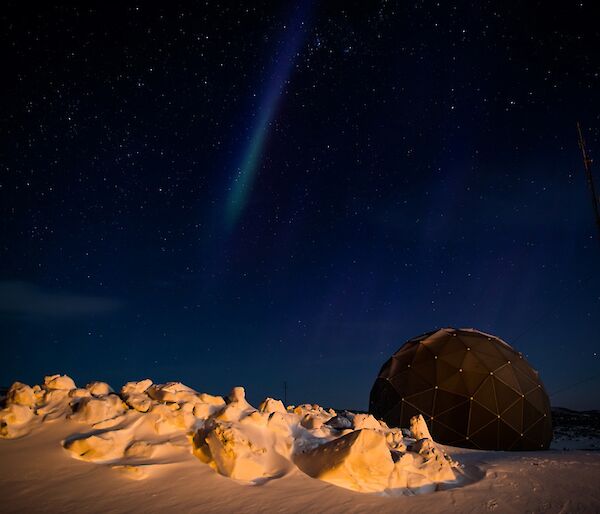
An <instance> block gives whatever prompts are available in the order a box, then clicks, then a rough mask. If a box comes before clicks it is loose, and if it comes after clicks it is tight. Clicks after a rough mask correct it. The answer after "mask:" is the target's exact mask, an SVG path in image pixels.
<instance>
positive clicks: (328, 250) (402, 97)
mask: <svg viewBox="0 0 600 514" xmlns="http://www.w3.org/2000/svg"><path fill="white" fill-rule="evenodd" d="M206 4H207V5H202V6H200V5H198V6H197V7H195V8H192V9H190V7H189V6H186V7H178V6H174V5H169V6H165V5H162V4H161V7H157V6H153V5H151V4H149V3H139V4H135V3H130V4H129V5H127V6H124V5H119V6H116V5H113V6H111V5H108V4H106V3H99V4H97V5H96V6H95V7H93V8H88V7H60V6H53V5H50V3H47V4H46V5H45V6H42V7H40V6H33V5H26V6H25V5H23V4H22V3H19V2H10V3H9V6H8V7H7V8H6V9H5V10H4V12H3V13H2V15H1V23H2V34H3V36H2V37H3V39H4V45H3V46H4V47H5V49H6V53H5V61H4V73H3V76H4V78H3V81H2V86H1V87H2V89H3V94H2V95H1V98H0V102H1V109H0V123H1V127H2V133H3V136H4V137H2V139H1V141H0V145H1V146H0V155H1V156H2V159H1V165H2V168H1V171H0V209H1V210H2V215H1V219H0V242H1V245H0V331H1V338H2V349H3V351H2V354H3V358H2V359H1V360H0V383H1V384H3V385H8V384H10V383H11V382H12V381H14V380H17V379H18V380H22V381H26V382H31V383H34V382H38V381H40V380H41V378H42V376H43V375H44V374H46V373H56V372H61V373H67V374H69V375H71V376H73V377H74V378H75V379H76V381H79V382H81V383H84V382H86V381H90V380H92V379H101V380H107V381H109V382H111V383H112V384H113V386H115V387H118V386H120V385H121V383H123V382H124V381H126V380H133V379H141V378H145V377H150V378H152V379H153V380H155V381H166V380H181V381H183V382H185V383H187V384H188V385H190V386H193V387H195V388H198V389H200V390H203V391H208V392H212V393H224V392H226V391H227V390H228V389H229V388H230V387H231V386H234V385H244V386H246V388H247V390H248V394H249V396H250V399H251V400H253V401H257V400H260V399H261V398H262V397H264V396H266V395H271V396H281V395H282V394H283V382H284V381H287V383H288V400H289V401H290V402H292V403H299V402H319V403H322V404H326V405H333V406H337V407H349V408H357V409H359V408H366V406H367V403H368V395H369V391H370V387H371V385H372V382H373V381H374V379H375V377H376V375H377V372H378V370H379V367H380V366H381V365H382V364H383V362H384V361H385V360H386V359H387V358H388V357H389V356H390V355H391V353H392V352H393V351H395V350H396V349H397V348H398V347H400V346H401V344H402V343H403V342H404V341H405V340H407V339H409V338H411V337H413V336H415V335H417V334H419V333H422V332H425V331H428V330H432V329H434V328H437V327H444V326H454V327H474V328H478V329H480V330H484V331H486V332H491V333H493V334H495V335H497V336H499V337H501V338H503V339H505V340H506V341H507V342H508V343H510V344H513V345H514V346H515V347H516V348H517V349H518V350H520V351H522V352H523V353H525V354H526V356H527V358H528V359H529V361H530V362H531V363H532V364H533V365H534V367H536V368H537V369H538V370H539V372H540V374H541V377H542V379H543V380H544V382H545V384H546V387H547V389H548V391H549V392H550V393H554V392H556V391H561V390H562V392H558V393H556V394H554V395H553V396H552V397H551V400H552V402H553V403H554V404H555V405H562V406H567V407H573V408H598V407H600V387H599V386H600V378H599V375H600V356H599V355H598V352H599V351H600V348H599V347H600V336H599V335H598V334H599V329H600V326H599V325H600V265H599V263H600V245H599V244H598V243H599V242H598V241H597V240H596V239H595V238H596V236H595V232H594V231H595V227H594V218H593V212H592V208H591V202H590V197H589V192H588V190H587V187H586V182H585V177H584V175H583V169H582V164H581V158H580V153H579V149H578V147H577V141H576V131H575V122H576V121H577V120H580V121H581V122H582V124H583V126H584V128H585V136H586V140H587V143H588V145H589V147H590V150H591V152H592V154H593V152H594V151H595V152H596V153H597V152H599V151H600V118H599V115H598V113H599V112H600V54H599V53H598V52H597V48H599V47H600V34H599V29H598V24H597V23H596V20H597V19H598V15H599V14H600V13H599V12H598V7H595V6H594V3H593V2H591V1H583V2H571V1H562V2H541V1H539V2H526V3H525V2H517V1H502V2H500V1H498V2H485V1H484V2H479V1H478V2H458V3H456V4H455V5H454V6H450V5H441V4H442V3H441V2H440V5H437V4H436V3H435V2H412V3H405V2H398V3H394V2H346V1H345V2H321V3H318V2H314V3H299V4H298V6H296V7H293V8H292V7H290V6H289V4H288V3H279V4H277V3H275V2H248V3H247V4H246V6H235V5H230V4H231V3H230V2H227V3H223V4H221V3H213V2H207V3H206ZM367 4H368V5H367ZM595 174H596V176H598V173H597V170H596V172H595ZM596 180H597V181H598V180H599V179H598V178H597V179H596ZM591 377H595V378H591ZM589 378H591V380H586V379H589ZM581 381H584V382H583V383H581V384H578V383H579V382H581Z"/></svg>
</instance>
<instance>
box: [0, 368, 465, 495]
mask: <svg viewBox="0 0 600 514" xmlns="http://www.w3.org/2000/svg"><path fill="white" fill-rule="evenodd" d="M53 420H54V421H59V420H64V422H68V420H72V421H73V422H77V423H79V424H81V425H86V426H88V427H89V430H86V429H85V428H83V429H82V430H74V433H73V435H72V436H70V437H67V438H66V439H65V440H64V441H63V447H64V449H65V451H66V452H67V453H68V454H69V455H71V456H72V457H74V458H77V459H81V460H85V461H88V462H95V463H99V464H101V463H104V464H108V465H110V466H111V467H112V468H114V469H115V470H118V471H119V472H121V473H122V474H123V475H124V476H127V477H129V478H132V479H136V480H137V479H143V478H145V477H147V476H149V474H150V473H151V470H152V467H153V466H155V465H157V464H160V463H165V462H169V459H173V458H174V455H177V454H180V455H181V453H179V452H192V453H193V454H194V455H195V456H196V457H197V458H198V459H199V461H201V462H203V463H205V464H208V465H209V466H211V467H212V468H213V469H214V470H215V471H216V472H218V473H219V474H221V475H223V476H226V477H229V478H231V479H234V480H237V481H240V482H245V483H250V484H261V483H264V482H265V481H268V480H272V479H276V478H279V477H282V476H284V475H287V474H289V473H292V472H298V470H299V471H301V472H303V473H305V474H306V475H308V476H310V477H313V478H315V479H319V480H323V481H326V482H329V483H332V484H334V485H337V486H339V487H344V488H347V489H352V490H355V491H359V492H371V493H373V492H376V493H389V494H414V493H419V492H429V491H434V490H436V489H437V488H439V487H440V486H441V485H442V484H456V483H458V481H459V479H460V475H461V470H460V468H459V466H458V465H457V464H456V463H454V462H453V461H452V459H450V458H449V457H448V456H447V455H446V453H445V452H444V450H443V449H442V448H441V447H440V446H438V445H437V444H436V443H435V442H434V441H433V440H432V439H431V436H430V434H429V431H428V429H427V425H426V423H425V420H424V419H423V418H422V417H421V416H416V417H414V418H413V419H411V423H410V425H411V426H410V430H408V429H405V434H403V431H402V430H400V429H398V428H389V427H388V426H387V425H386V424H385V423H383V422H381V421H378V420H377V419H375V418H374V417H373V416H372V415H370V414H354V413H352V412H348V411H343V412H335V411H334V410H332V409H324V408H322V407H321V406H319V405H316V404H302V405H298V406H287V407H286V406H285V405H284V404H283V402H282V401H281V400H277V399H273V398H266V399H265V400H264V401H263V402H261V403H260V405H259V408H258V409H256V408H255V407H253V406H252V405H250V403H248V401H247V400H246V395H245V390H244V388H243V387H234V388H233V389H232V390H231V392H230V394H229V395H228V396H227V397H226V398H223V397H221V396H213V395H210V394H207V393H199V392H197V391H195V390H193V389H191V388H190V387H188V386H186V385H184V384H182V383H180V382H168V383H166V384H155V383H153V382H152V381H151V380H150V379H145V380H141V381H139V382H128V383H126V384H125V385H124V386H123V387H122V388H121V389H120V393H119V394H116V393H114V391H113V389H112V388H111V387H110V386H109V385H108V384H107V383H105V382H92V383H90V384H88V385H87V386H86V387H85V388H77V386H76V385H75V383H74V381H73V380H72V379H71V378H70V377H68V376H66V375H50V376H47V377H45V379H44V382H43V385H41V386H33V387H30V386H28V385H27V384H23V383H20V382H15V383H14V384H13V385H12V386H11V388H10V390H9V392H8V395H7V399H6V406H5V408H4V409H2V410H1V411H0V437H2V438H5V439H11V438H17V437H22V436H25V435H27V434H29V433H30V432H31V431H33V430H34V429H35V427H36V426H38V425H39V424H40V423H45V422H52V421H53ZM405 435H406V437H405ZM31 436H32V437H34V436H35V435H31ZM199 464H200V463H199Z"/></svg>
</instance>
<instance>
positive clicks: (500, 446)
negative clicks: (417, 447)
mask: <svg viewBox="0 0 600 514" xmlns="http://www.w3.org/2000/svg"><path fill="white" fill-rule="evenodd" d="M369 411H370V412H371V413H372V414H373V415H374V416H375V417H377V418H379V419H383V420H384V421H385V422H386V423H387V424H388V425H389V426H396V427H406V426H408V425H409V421H410V418H411V417H412V416H414V415H416V414H422V415H423V417H424V418H425V421H426V422H427V425H428V427H429V430H430V432H431V435H432V437H433V438H434V439H435V440H436V441H438V442H440V443H443V444H449V445H453V446H462V447H466V448H478V449H482V450H540V449H547V448H548V447H549V445H550V441H551V440H552V420H551V416H550V401H549V400H548V395H547V393H546V390H545V389H544V386H543V384H542V382H541V381H540V379H539V377H538V373H537V371H535V370H534V369H533V368H532V367H531V366H530V365H529V363H528V362H527V361H526V360H525V359H524V358H523V355H522V354H521V353H519V352H517V351H516V350H515V349H514V348H512V347H511V346H510V345H508V344H507V343H505V342H504V341H502V340H501V339H499V338H497V337H494V336H492V335H489V334H484V333H483V332H479V331H478V330H473V329H453V328H443V329H440V330H436V331H434V332H429V333H426V334H423V335H421V336H418V337H415V338H413V339H411V340H409V341H407V342H406V343H405V344H404V346H402V348H400V349H399V350H398V351H397V352H396V353H394V355H392V357H391V358H390V359H389V360H388V361H387V362H386V363H385V364H384V365H383V367H382V368H381V371H380V372H379V376H378V377H377V379H376V380H375V384H374V385H373V388H372V389H371V397H370V402H369Z"/></svg>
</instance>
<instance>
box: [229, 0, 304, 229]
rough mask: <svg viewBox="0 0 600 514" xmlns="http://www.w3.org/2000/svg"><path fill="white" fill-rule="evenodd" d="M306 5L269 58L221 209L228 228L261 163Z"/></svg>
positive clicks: (301, 34)
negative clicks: (266, 75) (253, 119)
mask: <svg viewBox="0 0 600 514" xmlns="http://www.w3.org/2000/svg"><path fill="white" fill-rule="evenodd" d="M307 6H308V3H305V4H302V5H301V6H299V7H298V8H297V9H296V12H295V13H294V15H293V17H292V20H291V22H290V23H289V24H287V25H284V30H285V32H284V33H283V34H282V37H281V41H282V43H281V44H280V49H279V51H278V52H277V53H276V54H275V57H274V59H273V65H272V69H271V70H270V74H269V79H268V82H267V84H266V87H265V89H264V92H263V94H262V97H261V101H260V104H259V107H258V109H257V116H256V118H257V122H256V124H255V125H254V127H253V129H252V131H251V137H250V139H249V142H248V143H247V145H246V147H245V150H244V152H243V154H242V158H241V160H240V162H239V164H238V166H237V168H236V170H235V173H234V176H233V178H232V179H231V182H230V184H229V188H228V195H227V203H226V212H225V222H226V226H227V228H228V229H229V230H231V229H233V228H234V227H235V225H236V224H237V222H238V220H239V218H240V216H241V214H242V212H243V211H244V208H245V207H246V204H247V203H248V196H249V194H250V192H251V190H252V185H253V183H254V180H255V179H256V175H257V172H258V169H259V167H260V164H261V160H262V156H263V150H264V146H265V142H266V140H267V136H268V135H269V131H270V128H271V123H272V121H273V118H274V116H275V113H276V112H277V107H278V105H279V102H280V100H281V96H282V93H283V89H284V86H285V85H286V83H287V82H288V80H289V78H290V75H291V73H292V69H293V67H294V61H295V58H296V56H297V55H298V52H299V49H300V47H301V45H302V42H303V40H304V34H305V19H306V14H307V11H308V7H307Z"/></svg>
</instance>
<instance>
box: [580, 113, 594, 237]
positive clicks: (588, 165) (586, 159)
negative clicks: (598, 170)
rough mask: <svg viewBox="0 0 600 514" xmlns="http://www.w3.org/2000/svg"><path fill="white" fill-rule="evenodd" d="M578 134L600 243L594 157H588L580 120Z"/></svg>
mask: <svg viewBox="0 0 600 514" xmlns="http://www.w3.org/2000/svg"><path fill="white" fill-rule="evenodd" d="M577 134H578V136H579V148H581V155H582V157H583V167H584V169H585V175H586V178H587V183H588V186H589V188H590V193H591V194H592V207H593V208H594V215H595V216H596V227H597V229H598V242H599V243H600V208H599V207H598V195H597V194H596V188H595V186H594V177H593V176H592V159H590V158H589V157H588V154H587V150H586V148H585V141H584V140H583V133H582V131H581V125H580V124H579V122H577Z"/></svg>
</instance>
